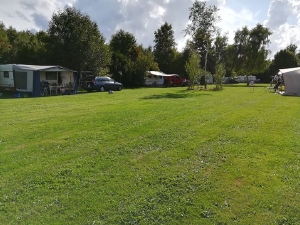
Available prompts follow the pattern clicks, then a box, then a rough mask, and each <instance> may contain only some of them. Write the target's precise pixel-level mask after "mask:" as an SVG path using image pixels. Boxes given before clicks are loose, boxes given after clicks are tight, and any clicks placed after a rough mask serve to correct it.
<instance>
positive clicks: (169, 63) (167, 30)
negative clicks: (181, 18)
mask: <svg viewBox="0 0 300 225" xmlns="http://www.w3.org/2000/svg"><path fill="white" fill-rule="evenodd" d="M154 36H155V39H154V43H155V45H154V48H153V54H154V59H155V61H156V62H157V63H158V66H159V68H160V70H161V71H163V72H164V73H176V71H175V70H174V61H175V55H176V50H175V49H176V48H175V47H176V43H175V39H174V31H173V29H172V25H171V24H168V23H167V22H166V23H164V24H163V25H162V26H161V27H160V28H159V29H158V30H157V31H155V32H154Z"/></svg>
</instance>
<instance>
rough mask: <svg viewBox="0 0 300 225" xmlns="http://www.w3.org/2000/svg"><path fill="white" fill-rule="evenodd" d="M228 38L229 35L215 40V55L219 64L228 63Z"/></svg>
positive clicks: (219, 36)
mask: <svg viewBox="0 0 300 225" xmlns="http://www.w3.org/2000/svg"><path fill="white" fill-rule="evenodd" d="M227 43H228V36H227V34H225V35H223V36H221V35H218V36H217V37H216V38H215V40H214V46H213V54H214V55H215V60H216V62H217V63H225V62H226V49H227V46H228V44H227Z"/></svg>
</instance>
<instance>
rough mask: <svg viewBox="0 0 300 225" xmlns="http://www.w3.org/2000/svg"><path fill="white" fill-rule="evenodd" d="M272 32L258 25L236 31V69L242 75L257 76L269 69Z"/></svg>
mask: <svg viewBox="0 0 300 225" xmlns="http://www.w3.org/2000/svg"><path fill="white" fill-rule="evenodd" d="M271 34H272V32H271V30H270V29H268V28H265V27H263V25H261V24H257V25H256V27H254V28H253V29H251V30H249V29H248V28H247V27H243V28H242V29H241V30H238V31H236V33H235V37H234V50H235V69H236V72H238V73H240V74H246V75H251V74H257V73H261V72H263V71H264V70H265V69H266V67H267V65H268V64H267V56H268V53H269V50H268V49H267V48H266V47H267V45H268V44H269V43H270V39H269V37H270V35H271ZM247 84H248V82H247Z"/></svg>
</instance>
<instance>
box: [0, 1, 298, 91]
mask: <svg viewBox="0 0 300 225" xmlns="http://www.w3.org/2000/svg"><path fill="white" fill-rule="evenodd" d="M218 11H219V9H218V8H217V7H216V6H214V5H212V6H211V5H207V4H206V2H205V1H204V2H203V1H195V2H194V3H193V5H192V6H191V7H190V8H189V20H190V21H191V23H189V24H188V25H187V27H186V29H185V30H184V34H185V35H188V36H189V37H190V39H189V40H188V41H187V42H186V45H185V47H184V49H183V50H182V51H178V50H177V49H176V42H175V38H174V31H173V28H172V24H171V23H168V22H165V23H164V24H163V25H161V27H160V28H159V29H158V30H156V31H154V46H153V47H152V46H147V47H145V46H143V45H142V44H138V43H137V41H136V39H135V37H134V35H133V34H131V33H129V32H126V31H124V30H118V31H117V32H116V33H114V34H113V35H112V37H111V39H110V41H109V42H107V41H106V40H105V38H104V36H103V35H102V33H101V32H100V30H99V28H98V25H97V23H96V22H94V21H92V20H91V18H90V17H89V15H87V14H84V13H82V12H81V11H80V10H78V9H76V8H73V7H67V8H65V9H64V10H59V11H57V12H55V13H53V15H52V18H51V20H50V22H49V27H48V29H47V30H46V31H39V32H36V33H32V32H30V31H28V30H24V31H17V30H16V29H14V28H13V27H11V26H10V27H8V28H7V27H5V25H4V24H3V23H2V22H0V64H7V63H12V64H14V63H16V64H37V65H61V66H64V67H67V68H70V69H74V70H76V71H78V72H79V73H81V72H82V71H91V72H92V73H93V74H95V75H107V74H109V75H110V76H111V77H113V78H114V79H115V80H117V81H121V82H122V83H124V85H126V86H143V84H144V76H145V71H148V70H158V71H163V72H165V73H170V74H173V73H175V74H180V75H181V76H183V77H185V78H187V79H190V80H191V81H192V82H190V83H191V84H192V85H193V84H194V83H195V82H196V81H197V79H199V77H200V76H201V75H204V74H212V75H213V76H214V78H215V81H218V82H220V83H221V80H222V79H221V78H222V77H223V76H227V77H232V76H237V75H257V76H258V78H260V79H261V80H262V81H265V82H269V81H270V76H272V75H274V74H275V73H276V72H277V71H278V69H282V68H289V67H296V66H299V65H300V53H299V51H298V49H297V46H296V45H295V44H290V45H289V46H287V47H286V48H285V49H282V50H280V51H278V52H277V53H276V54H275V55H274V58H273V59H272V60H270V59H268V55H269V54H270V50H269V49H268V45H269V44H270V39H269V37H270V35H271V34H272V31H271V30H270V29H268V28H266V27H264V26H263V25H261V24H257V25H256V26H255V27H254V28H252V29H249V28H248V27H247V26H244V27H242V28H240V29H238V30H237V31H236V32H235V36H234V43H233V44H229V43H228V34H227V33H225V34H221V29H220V28H219V27H217V25H216V24H217V23H218V22H219V21H220V19H221V18H220V17H219V15H218ZM190 88H193V87H192V86H191V87H190ZM219 88H220V87H219Z"/></svg>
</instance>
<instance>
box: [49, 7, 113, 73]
mask: <svg viewBox="0 0 300 225" xmlns="http://www.w3.org/2000/svg"><path fill="white" fill-rule="evenodd" d="M48 34H49V43H48V50H49V51H50V56H51V63H52V64H60V65H63V66H66V67H69V68H72V69H75V70H77V71H79V72H80V71H84V70H88V71H93V72H94V73H95V74H98V73H99V71H100V70H101V68H105V67H106V66H107V65H108V64H109V63H110V52H109V48H108V46H106V44H105V38H104V37H103V35H102V34H101V33H100V32H99V29H98V25H97V23H96V22H93V21H91V19H90V17H89V16H88V15H85V14H83V13H81V12H80V11H79V10H77V9H75V8H72V7H67V8H66V9H65V10H63V11H58V12H56V13H54V14H53V15H52V18H51V21H50V23H49V29H48Z"/></svg>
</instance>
